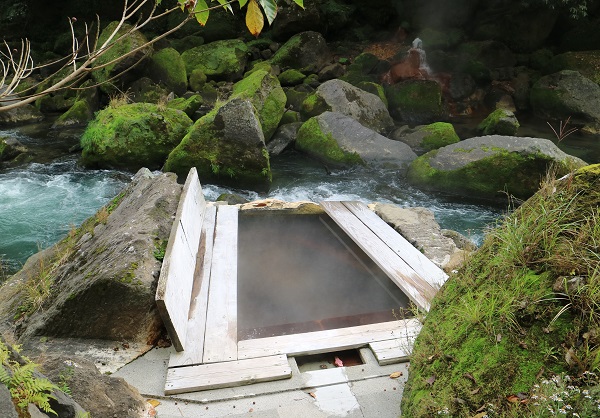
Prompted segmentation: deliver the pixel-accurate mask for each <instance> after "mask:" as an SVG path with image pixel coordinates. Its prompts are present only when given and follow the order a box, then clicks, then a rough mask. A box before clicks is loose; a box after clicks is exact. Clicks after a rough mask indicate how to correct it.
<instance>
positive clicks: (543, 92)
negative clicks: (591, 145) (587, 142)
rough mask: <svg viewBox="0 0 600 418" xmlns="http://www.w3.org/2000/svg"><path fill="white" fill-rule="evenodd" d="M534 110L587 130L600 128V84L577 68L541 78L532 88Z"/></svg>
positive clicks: (595, 131)
mask: <svg viewBox="0 0 600 418" xmlns="http://www.w3.org/2000/svg"><path fill="white" fill-rule="evenodd" d="M530 99H531V106H532V108H533V111H534V113H535V114H536V115H537V116H539V117H541V118H546V119H554V120H556V119H558V120H566V119H567V118H569V117H570V118H571V119H570V122H571V124H572V125H575V126H581V127H582V129H583V130H584V131H586V132H590V133H598V132H600V86H599V85H598V84H596V83H594V82H593V81H591V80H590V79H588V78H586V77H584V76H582V75H581V74H580V73H579V72H577V71H571V70H563V71H560V72H558V73H554V74H550V75H547V76H545V77H542V78H540V79H539V80H538V81H537V82H536V83H535V84H534V85H533V87H532V88H531V94H530Z"/></svg>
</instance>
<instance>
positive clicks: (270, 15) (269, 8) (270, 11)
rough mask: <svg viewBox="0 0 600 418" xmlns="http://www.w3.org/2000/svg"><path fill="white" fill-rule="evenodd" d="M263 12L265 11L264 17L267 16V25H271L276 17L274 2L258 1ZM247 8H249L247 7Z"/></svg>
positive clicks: (275, 4)
mask: <svg viewBox="0 0 600 418" xmlns="http://www.w3.org/2000/svg"><path fill="white" fill-rule="evenodd" d="M258 2H259V3H260V5H261V6H262V8H263V10H264V11H265V15H266V16H267V20H268V21H269V25H270V24H272V23H273V20H274V19H275V16H277V3H276V1H275V0H258ZM248 7H249V6H248Z"/></svg>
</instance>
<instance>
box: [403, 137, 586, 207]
mask: <svg viewBox="0 0 600 418" xmlns="http://www.w3.org/2000/svg"><path fill="white" fill-rule="evenodd" d="M584 165H586V163H585V162H584V161H582V160H581V159H579V158H577V157H573V156H571V155H568V154H565V153H564V152H563V151H561V150H560V149H559V148H558V147H557V146H556V145H555V144H554V143H553V142H552V141H549V140H547V139H541V138H521V137H515V136H500V135H489V136H482V137H476V138H469V139H465V140H463V141H460V142H458V143H455V144H452V145H448V146H446V147H443V148H440V149H437V150H434V151H430V152H428V153H427V154H425V155H422V156H420V157H419V158H417V159H416V160H415V161H413V162H412V164H411V165H410V167H409V170H408V173H407V177H408V179H409V181H410V182H411V183H412V184H414V185H416V186H419V187H422V188H425V189H430V190H437V191H441V192H448V193H454V194H467V195H469V196H472V197H480V198H483V199H494V198H497V197H499V196H501V195H502V194H503V193H509V194H511V195H513V196H515V197H517V198H519V199H526V198H528V197H530V196H532V195H533V194H534V193H535V192H536V191H537V190H538V188H539V185H540V180H541V178H542V177H543V176H544V175H545V174H546V172H547V171H548V169H550V168H551V167H554V169H555V170H556V171H557V175H559V176H561V175H564V174H567V173H568V172H570V171H571V170H574V169H576V168H580V167H583V166H584Z"/></svg>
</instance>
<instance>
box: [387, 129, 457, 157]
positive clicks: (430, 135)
mask: <svg viewBox="0 0 600 418" xmlns="http://www.w3.org/2000/svg"><path fill="white" fill-rule="evenodd" d="M399 131H401V132H399V133H398V134H396V132H395V133H394V135H393V136H392V138H393V139H396V140H398V141H402V142H404V143H405V144H407V145H408V146H410V148H411V149H412V150H413V151H414V152H415V153H416V154H417V155H422V154H424V153H426V152H428V151H432V150H436V149H438V148H442V147H445V146H446V145H451V144H455V143H457V142H458V141H460V138H459V137H458V135H457V134H456V131H455V130H454V126H452V124H451V123H447V122H435V123H432V124H429V125H424V126H418V127H417V128H415V129H414V130H411V129H408V128H405V129H401V130H399Z"/></svg>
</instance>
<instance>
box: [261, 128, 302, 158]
mask: <svg viewBox="0 0 600 418" xmlns="http://www.w3.org/2000/svg"><path fill="white" fill-rule="evenodd" d="M301 126H302V122H294V123H286V124H285V125H281V126H280V127H279V128H277V130H276V131H275V134H274V135H273V137H272V138H271V140H270V141H269V142H268V143H267V149H268V150H269V154H270V155H271V156H274V155H279V154H281V153H282V152H283V151H285V150H286V149H288V148H292V147H293V145H294V142H296V138H297V137H298V130H299V129H300V127H301Z"/></svg>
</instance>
